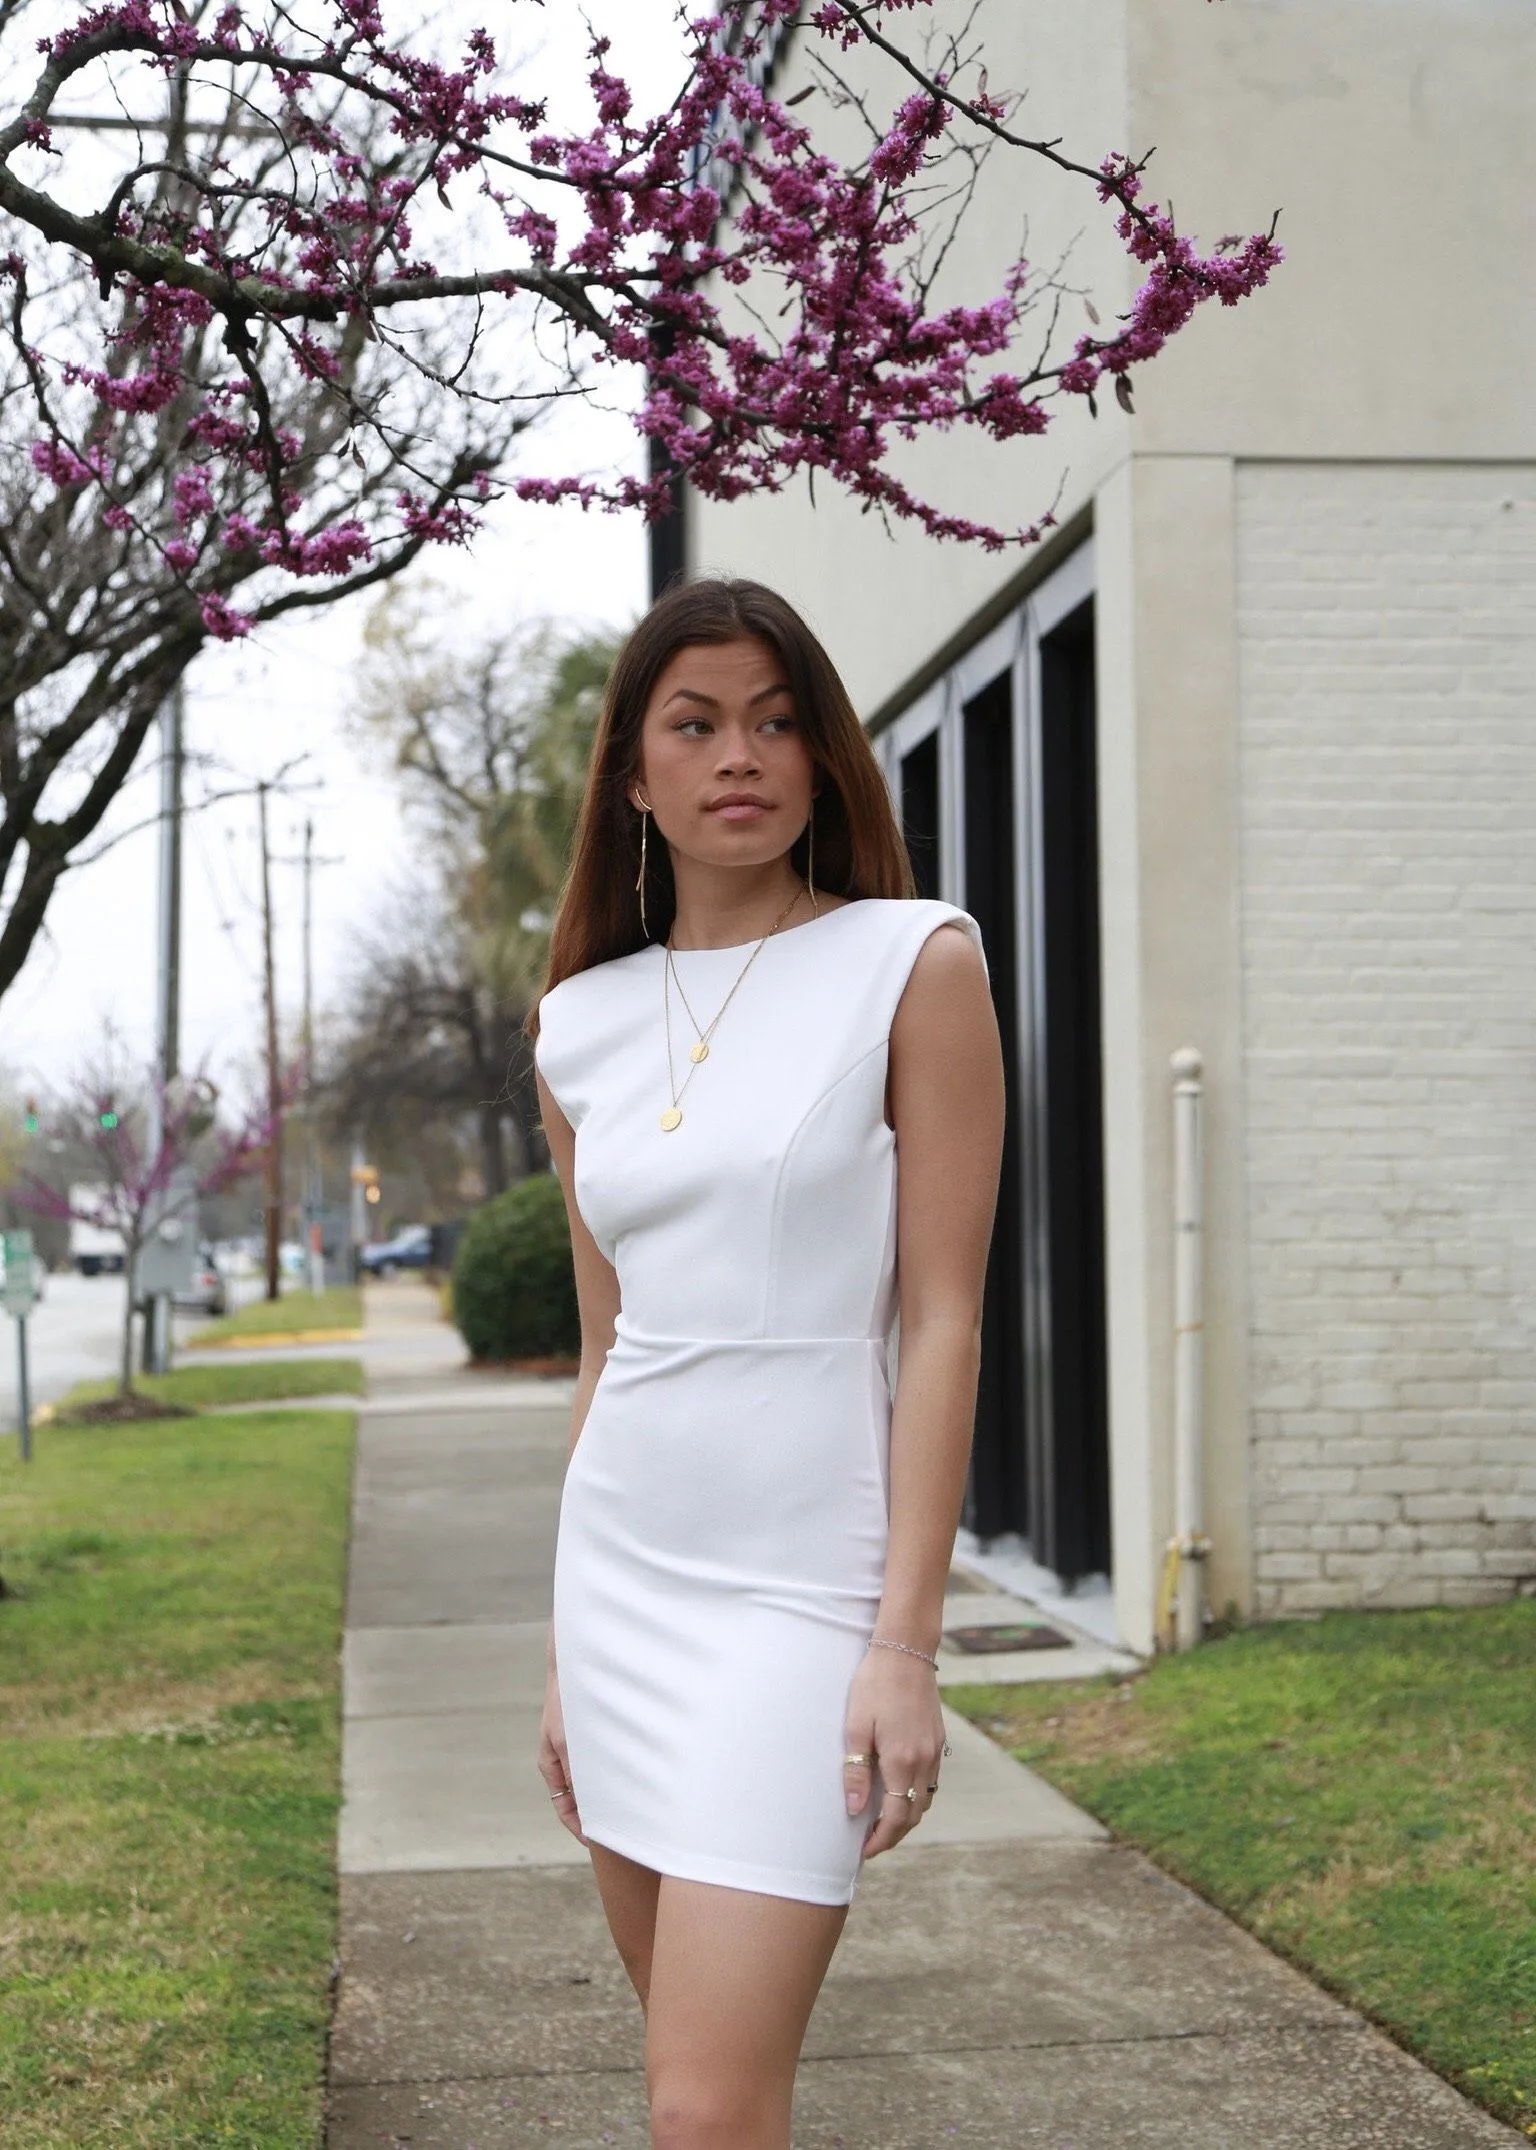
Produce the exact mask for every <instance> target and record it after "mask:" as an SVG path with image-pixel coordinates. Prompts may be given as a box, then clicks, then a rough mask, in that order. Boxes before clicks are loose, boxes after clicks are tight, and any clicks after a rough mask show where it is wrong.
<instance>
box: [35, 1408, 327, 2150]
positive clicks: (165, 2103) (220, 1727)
mask: <svg viewBox="0 0 1536 2150" xmlns="http://www.w3.org/2000/svg"><path fill="white" fill-rule="evenodd" d="M352 1430H353V1419H352V1416H351V1414H350V1413H348V1412H339V1411H338V1412H321V1411H313V1412H301V1411H282V1412H272V1413H270V1414H258V1415H252V1416H248V1417H236V1418H190V1419H187V1418H183V1419H161V1420H155V1421H152V1422H149V1423H140V1424H138V1425H133V1426H126V1427H109V1428H84V1427H59V1428H53V1429H48V1430H47V1431H46V1435H45V1437H43V1438H40V1439H39V1442H38V1448H37V1454H36V1458H35V1460H34V1461H33V1462H32V1463H31V1464H29V1465H23V1464H20V1463H19V1462H17V1461H16V1460H15V1454H14V1447H13V1445H12V1444H7V1445H6V1452H5V1453H4V1455H3V1457H0V1574H3V1576H4V1579H5V1584H6V1588H7V1590H8V1591H13V1592H16V1593H17V1594H16V1595H15V1596H8V1597H6V1598H5V1599H4V1600H3V1601H0V2140H3V2141H4V2143H5V2144H6V2150H65V2146H70V2150H74V2146H77V2145H80V2144H84V2143H90V2144H96V2143H102V2144H105V2143H109V2142H110V2143H113V2144H124V2145H132V2146H135V2150H137V2146H143V2150H194V2146H196V2150H205V2146H208V2145H215V2144H218V2145H229V2144H234V2145H240V2146H243V2150H314V2146H315V2145H316V2144H317V2143H318V2141H319V2129H320V2113H321V2093H322V2085H321V2071H322V2057H323V2050H324V2039H325V2030H326V2022H327V2017H328V2010H329V1995H328V1977H329V1972H330V1966H331V1962H332V1956H333V1951H334V1946H335V1939H334V1936H335V1909H336V1906H335V1877H334V1836H335V1825H336V1811H337V1801H338V1792H337V1781H338V1696H337V1646H338V1640H339V1631H340V1620H341V1592H342V1578H343V1563H344V1544H345V1532H346V1519H347V1496H348V1482H349V1475H350V1459H351V1452H352Z"/></svg>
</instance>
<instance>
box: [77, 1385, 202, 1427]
mask: <svg viewBox="0 0 1536 2150" xmlns="http://www.w3.org/2000/svg"><path fill="white" fill-rule="evenodd" d="M196 1417H197V1413H196V1412H195V1411H192V1410H189V1409H188V1408H187V1406H186V1405H185V1404H181V1403H161V1402H157V1401H156V1399H155V1398H154V1397H153V1396H141V1395H140V1394H139V1392H138V1390H137V1389H130V1390H129V1392H128V1394H127V1395H126V1396H100V1397H98V1398H97V1399H96V1401H95V1402H94V1403H77V1404H71V1405H70V1407H69V1409H68V1411H67V1412H66V1411H61V1412H60V1413H59V1414H58V1416H57V1418H55V1420H54V1424H55V1425H56V1426H126V1425H133V1424H136V1423H137V1422H138V1421H139V1420H141V1419H150V1418H196Z"/></svg>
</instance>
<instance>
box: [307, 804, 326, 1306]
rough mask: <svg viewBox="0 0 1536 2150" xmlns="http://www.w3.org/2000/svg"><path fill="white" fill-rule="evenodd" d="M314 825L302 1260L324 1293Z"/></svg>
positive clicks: (310, 835)
mask: <svg viewBox="0 0 1536 2150" xmlns="http://www.w3.org/2000/svg"><path fill="white" fill-rule="evenodd" d="M314 878H315V824H314V822H313V821H312V820H311V819H310V817H309V815H308V814H306V815H305V816H304V1258H305V1261H306V1263H307V1265H308V1268H309V1278H308V1282H309V1288H310V1290H311V1291H312V1292H322V1291H324V1290H325V1250H324V1248H323V1246H322V1244H321V1237H320V1204H321V1199H322V1193H321V1187H320V1145H319V1142H318V1141H317V1140H316V1131H315V994H314V946H313V942H314V932H313V927H314V888H313V883H314Z"/></svg>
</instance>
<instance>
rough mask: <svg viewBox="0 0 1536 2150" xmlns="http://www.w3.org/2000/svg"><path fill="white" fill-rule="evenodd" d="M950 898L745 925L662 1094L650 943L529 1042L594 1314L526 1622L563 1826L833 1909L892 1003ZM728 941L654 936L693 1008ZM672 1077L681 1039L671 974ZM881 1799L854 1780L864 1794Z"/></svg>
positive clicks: (850, 1876) (853, 1846)
mask: <svg viewBox="0 0 1536 2150" xmlns="http://www.w3.org/2000/svg"><path fill="white" fill-rule="evenodd" d="M944 925H955V926H958V927H959V928H961V929H962V930H964V931H966V932H967V933H968V934H969V935H970V936H971V938H972V939H973V941H974V942H975V945H976V947H977V949H978V951H980V952H981V953H982V956H983V962H985V951H984V950H983V948H982V937H981V929H980V927H979V926H978V925H977V923H976V920H975V919H974V918H973V917H971V915H970V913H969V912H967V911H963V910H960V909H959V908H958V907H957V906H955V905H954V904H949V903H942V902H938V901H933V900H930V899H926V898H920V899H916V900H903V899H900V898H884V897H866V898H860V899H856V900H855V901H852V902H849V903H846V904H843V905H840V906H838V907H837V908H834V909H829V910H825V911H823V912H822V914H821V915H820V916H819V917H817V918H812V919H810V920H808V921H807V922H806V923H805V924H803V925H800V926H794V927H789V928H786V929H783V930H781V931H780V932H778V933H776V934H773V935H772V936H771V937H770V938H769V939H768V940H767V941H766V942H765V943H764V944H763V947H762V949H761V951H760V953H759V954H758V956H757V958H756V960H755V961H754V962H753V964H752V967H751V969H750V970H749V971H748V972H747V973H746V976H745V978H744V980H743V982H742V984H741V987H740V989H739V990H738V991H737V993H736V995H735V997H734V999H733V1000H732V1001H731V1004H730V1006H729V1008H727V1010H726V1011H725V1015H724V1017H723V1018H722V1021H721V1023H720V1027H719V1029H718V1030H717V1031H716V1032H715V1034H714V1036H713V1038H712V1040H711V1042H710V1050H709V1054H708V1057H707V1058H706V1059H705V1060H704V1061H703V1062H702V1063H701V1064H699V1065H698V1066H697V1069H696V1072H693V1073H692V1076H691V1080H689V1081H688V1084H687V1088H686V1089H685V1090H684V1091H683V1093H682V1098H681V1103H682V1111H683V1119H682V1123H681V1125H680V1126H678V1127H676V1128H674V1129H673V1130H671V1131H670V1132H665V1131H663V1129H662V1127H661V1125H660V1116H661V1113H662V1112H663V1111H664V1110H665V1109H666V1108H667V1106H668V1105H669V1104H670V1103H671V1093H670V1090H669V1087H668V1081H667V1065H666V1049H665V1042H664V1031H663V1024H662V980H663V967H664V964H665V950H664V948H663V946H662V945H661V944H660V943H659V942H657V943H651V944H649V945H647V946H646V947H644V948H641V949H638V950H636V951H635V952H634V953H633V954H630V955H625V956H619V957H615V958H614V959H613V960H611V961H609V962H606V963H599V964H595V965H593V966H592V967H591V968H590V969H588V970H584V971H579V972H577V973H575V974H574V975H572V976H571V977H569V978H565V979H562V980H561V982H560V983H559V984H558V985H557V986H555V987H553V988H552V989H551V990H550V991H549V992H547V993H546V994H545V995H544V997H543V999H542V1001H541V1002H540V1007H539V1025H540V1027H539V1037H538V1043H537V1048H536V1059H537V1062H538V1066H539V1070H540V1073H541V1074H542V1075H543V1077H544V1080H545V1082H546V1084H547V1085H548V1088H549V1090H550V1093H551V1094H552V1096H553V1097H554V1099H555V1101H556V1103H557V1104H558V1105H559V1107H560V1109H561V1111H562V1112H563V1113H564V1115H565V1117H566V1118H567V1120H568V1121H569V1122H570V1124H571V1126H572V1128H573V1129H574V1130H575V1138H576V1139H575V1170H574V1180H573V1192H574V1196H575V1201H576V1205H577V1208H578V1209H579V1211H580V1214H581V1217H582V1219H583V1221H584V1222H585V1224H586V1225H587V1227H588V1229H589V1230H590V1231H591V1233H592V1236H593V1238H594V1240H595V1241H596V1243H597V1245H598V1247H599V1248H600V1249H601V1251H602V1253H603V1254H604V1255H605V1256H606V1258H607V1259H608V1260H609V1261H610V1262H612V1263H613V1265H614V1267H615V1270H616V1272H617V1275H618V1282H619V1293H620V1300H621V1310H620V1312H619V1315H618V1319H617V1321H616V1324H615V1334H614V1342H613V1345H612V1348H611V1349H610V1351H609V1352H608V1354H607V1357H606V1359H605V1361H604V1364H603V1368H602V1371H601V1373H600V1375H599V1377H598V1380H597V1382H596V1385H595V1387H594V1390H593V1393H592V1398H591V1403H590V1407H589V1409H588V1412H587V1416H586V1420H585V1422H584V1424H583V1426H582V1429H581V1433H580V1436H579V1438H578V1440H577V1443H576V1446H575V1449H574V1451H573V1454H572V1456H571V1460H570V1464H569V1467H568V1470H567V1473H566V1479H565V1485H564V1490H563V1493H562V1497H561V1504H560V1521H559V1531H558V1537H557V1542H556V1554H555V1586H554V1639H555V1657H556V1664H557V1670H558V1676H559V1684H560V1696H561V1702H562V1705H563V1709H564V1716H565V1730H566V1740H567V1749H568V1757H569V1767H570V1778H571V1785H572V1788H573V1790H574V1792H575V1795H576V1803H577V1808H578V1810H579V1813H580V1817H581V1826H582V1829H583V1832H584V1834H585V1835H586V1836H587V1837H588V1838H589V1839H590V1840H591V1841H592V1842H593V1843H596V1844H602V1845H606V1846H608V1847H609V1848H610V1849H611V1850H613V1851H616V1852H620V1853H622V1854H624V1855H625V1856H626V1857H628V1858H630V1859H633V1860H636V1861H638V1862H639V1863H640V1864H641V1865H643V1866H647V1867H650V1868H652V1869H654V1870H655V1871H656V1872H658V1873H661V1874H667V1875H676V1876H679V1877H681V1878H683V1879H686V1880H693V1881H703V1882H712V1883H716V1884H718V1885H720V1886H723V1887H728V1888H738V1889H749V1890H754V1891H758V1892H760V1893H763V1894H766V1895H771V1896H788V1897H797V1898H800V1899H802V1900H804V1901H807V1902H811V1903H826V1904H839V1903H847V1902H849V1901H850V1900H851V1898H852V1896H853V1893H854V1888H855V1885H856V1882H857V1879H858V1873H859V1854H860V1849H861V1845H862V1840H863V1837H864V1835H865V1833H866V1831H867V1829H868V1827H869V1816H868V1814H865V1815H856V1816H850V1815H849V1814H848V1813H847V1811H846V1804H845V1800H844V1793H843V1753H844V1744H845V1724H844V1714H845V1710H846V1706H847V1700H848V1689H849V1683H850V1681H851V1680H852V1678H853V1674H854V1672H855V1670H856V1668H857V1667H858V1665H859V1662H860V1660H861V1659H862V1657H863V1655H864V1653H865V1649H866V1647H867V1644H868V1640H869V1637H870V1634H871V1633H872V1631H873V1627H874V1622H875V1617H876V1613H877V1611H878V1609H879V1599H880V1592H881V1587H882V1580H883V1575H884V1565H885V1548H886V1535H887V1522H888V1515H889V1483H890V1479H889V1449H890V1419H891V1381H890V1373H889V1347H890V1339H891V1331H892V1329H893V1327H894V1325H895V1319H896V1313H897V1293H896V1164H897V1160H896V1138H895V1135H894V1133H893V1132H892V1130H891V1129H890V1128H889V1127H888V1126H887V1125H886V1123H885V1113H884V1097H885V1082H886V1065H887V1057H888V1048H889V1041H890V1032H891V1023H892V1019H893V1017H894V1015H895V1012H896V1007H897V1003H898V1001H899V1000H900V998H901V994H902V990H903V988H904V986H905V985H906V982H907V979H908V976H909V975H910V973H911V969H912V966H913V964H914V962H915V961H916V958H917V954H918V951H919V949H920V948H921V947H922V945H923V943H924V941H925V940H926V939H927V938H928V936H929V935H930V934H931V933H933V932H934V931H935V930H937V929H938V928H939V927H941V926H944ZM752 945H753V944H752V943H751V942H746V943H743V944H741V945H739V946H732V947H728V948H696V949H680V950H676V951H674V960H675V962H676V965H677V974H678V976H679V977H680V979H681V980H682V987H683V991H684V992H685V993H686V995H687V998H688V1002H689V1004H690V1006H691V1008H692V1011H693V1015H694V1016H695V1017H696V1018H697V1021H698V1023H699V1024H700V1025H701V1026H705V1027H707V1026H708V1024H709V1021H710V1019H711V1017H712V1016H713V1015H714V1013H715V1011H716V1009H717V1008H718V1007H719V1006H720V1003H721V1001H722V1000H723V999H724V998H725V995H726V994H727V992H728V991H729V990H730V987H731V985H732V983H733V981H734V980H735V979H736V977H737V976H738V974H739V973H740V972H741V969H742V965H743V964H744V963H745V961H746V959H747V957H748V956H749V955H750V954H751V950H752ZM671 1006H672V1051H673V1057H674V1065H675V1068H676V1080H677V1081H678V1082H679V1083H681V1082H682V1081H683V1078H684V1076H685V1075H688V1074H689V1072H690V1070H691V1069H693V1067H694V1063H692V1062H691V1061H690V1060H689V1058H688V1048H689V1046H690V1045H691V1044H692V1043H693V1042H694V1038H695V1035H696V1033H695V1031H694V1028H693V1026H692V1023H691V1022H690V1020H689V1017H688V1015H687V1014H686V1013H685V1011H684V1009H683V1007H682V1004H681V1003H680V1001H679V1000H678V998H677V994H676V991H675V989H674V991H673V994H672V1002H671ZM877 1790H878V1786H877Z"/></svg>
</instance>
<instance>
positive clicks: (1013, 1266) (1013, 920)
mask: <svg viewBox="0 0 1536 2150" xmlns="http://www.w3.org/2000/svg"><path fill="white" fill-rule="evenodd" d="M961 724H962V726H963V733H962V740H963V753H964V768H965V893H966V903H965V908H966V909H967V910H968V911H969V912H970V914H971V916H972V917H973V918H974V919H975V920H976V923H977V924H978V925H979V926H980V928H981V936H982V940H983V942H984V943H985V945H986V950H987V970H988V974H989V976H990V978H991V983H992V1001H993V1005H994V1006H995V1008H996V1010H997V1024H998V1029H999V1031H1000V1032H1001V1033H1002V1037H1003V1042H1004V1051H1003V1073H1004V1082H1005V1086H1006V1097H1007V1125H1006V1128H1005V1131H1004V1136H1003V1169H1002V1178H1001V1182H1000V1184H999V1187H998V1199H997V1217H996V1221H995V1223H994V1225H993V1228H992V1245H991V1248H990V1250H989V1252H988V1256H987V1281H986V1289H985V1295H984V1298H983V1303H982V1319H981V1373H980V1379H979V1381H978V1383H977V1390H976V1439H975V1445H974V1447H973V1449H972V1451H971V1475H970V1482H969V1485H968V1487H967V1491H966V1503H965V1524H966V1528H967V1529H968V1530H972V1531H974V1532H975V1533H976V1535H977V1537H978V1538H996V1537H1000V1536H1001V1535H1002V1534H1003V1533H1004V1532H1006V1531H1017V1532H1019V1533H1020V1535H1021V1536H1027V1535H1028V1530H1027V1522H1028V1514H1027V1500H1028V1494H1027V1486H1026V1473H1025V1455H1026V1448H1027V1433H1026V1398H1027V1392H1028V1369H1027V1363H1026V1355H1025V1344H1024V1328H1023V1321H1022V1309H1023V1305H1024V1234H1025V1223H1024V1206H1023V1180H1022V1172H1021V1158H1022V1145H1021V1139H1020V1134H1021V1115H1020V1097H1019V1087H1020V1086H1019V1070H1020V1067H1021V1065H1022V1056H1021V1054H1020V1053H1019V1051H1018V1050H1017V1042H1016V1041H1017V1040H1018V1038H1019V1004H1018V967H1019V966H1018V882H1017V874H1016V871H1015V864H1014V860H1015V853H1016V850H1017V845H1016V841H1015V827H1014V766H1013V763H1014V742H1013V733H1014V725H1013V676H1012V673H1011V672H1004V673H1001V674H1000V675H999V677H998V678H996V679H994V680H993V681H992V682H991V683H990V684H989V685H988V686H986V687H984V688H983V689H982V691H981V693H980V694H978V695H976V696H975V697H974V699H973V700H971V701H969V702H967V703H966V705H965V707H964V709H963V710H962V712H961ZM1010 1041H1015V1042H1014V1044H1013V1047H1012V1049H1010Z"/></svg>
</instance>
